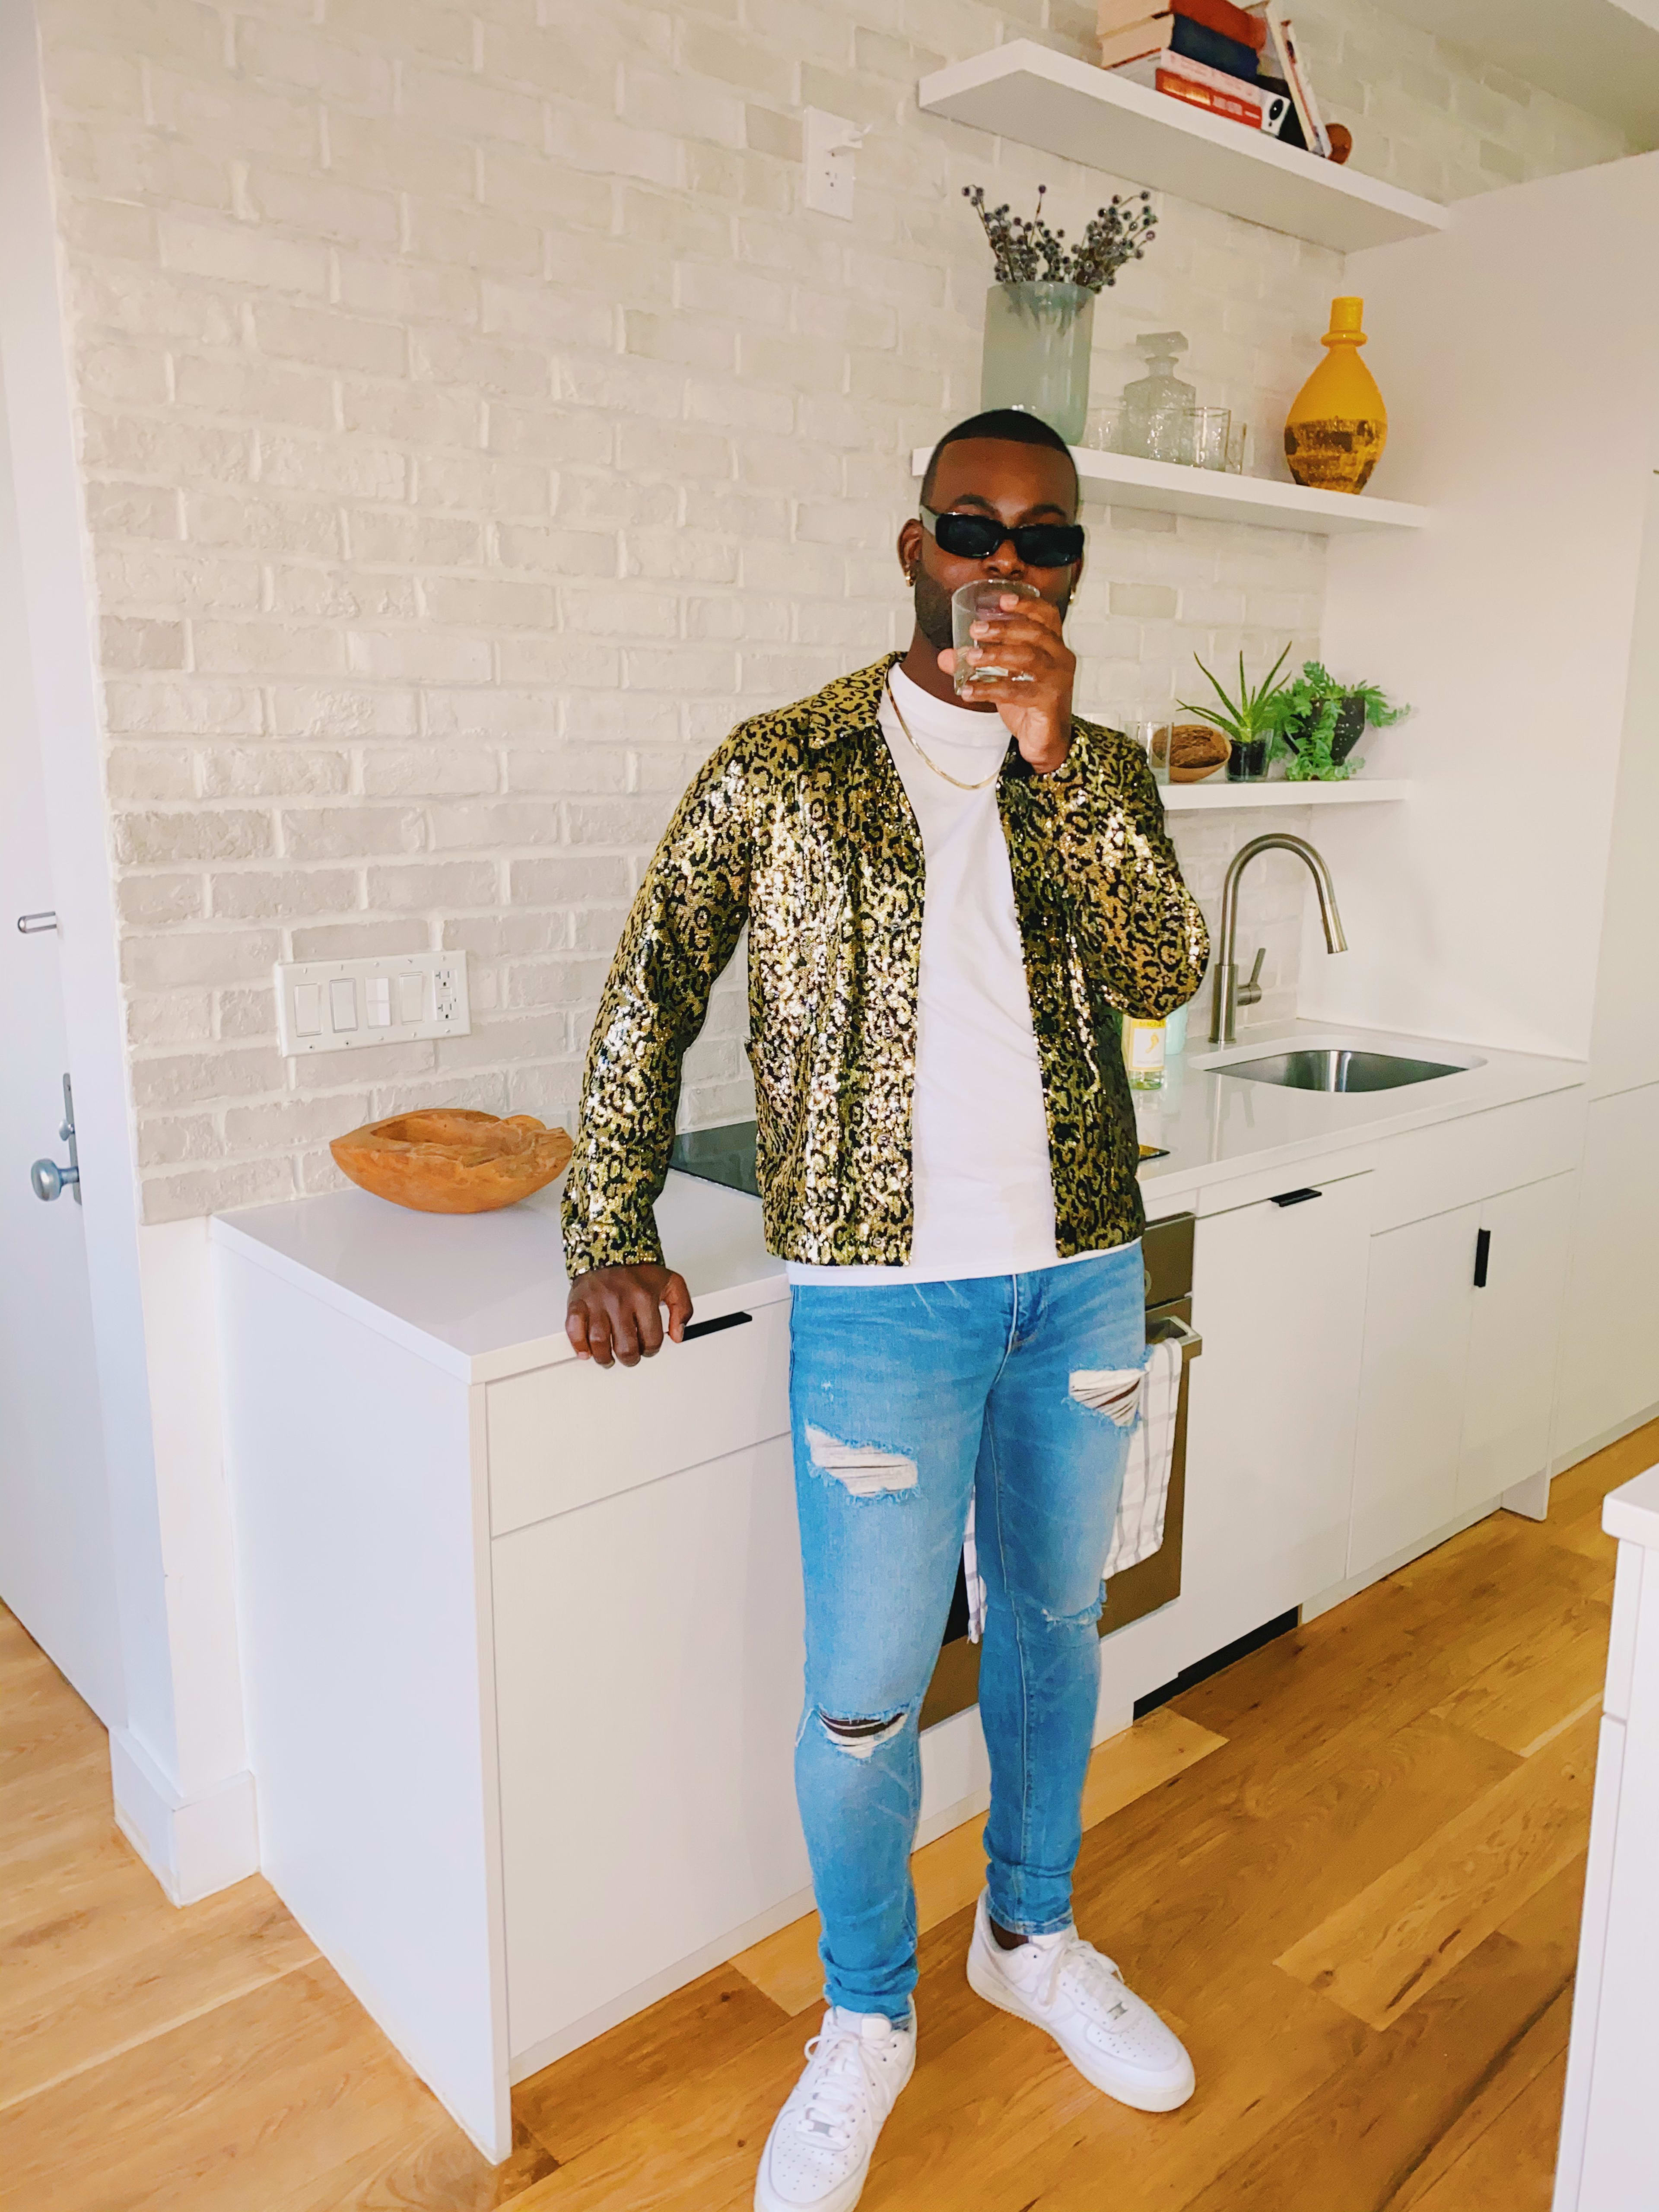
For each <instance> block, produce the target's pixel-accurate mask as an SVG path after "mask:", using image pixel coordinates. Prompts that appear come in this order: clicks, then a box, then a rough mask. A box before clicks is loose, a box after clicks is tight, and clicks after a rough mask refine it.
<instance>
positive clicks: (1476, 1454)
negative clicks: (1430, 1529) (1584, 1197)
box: [1457, 1175, 1577, 1510]
mask: <svg viewBox="0 0 1659 2212" xmlns="http://www.w3.org/2000/svg"><path fill="white" fill-rule="evenodd" d="M1576 1185H1577V1176H1571V1175H1559V1176H1550V1177H1549V1179H1548V1180H1547V1182H1534V1183H1528V1184H1527V1185H1526V1186H1525V1187H1524V1188H1522V1189H1520V1190H1510V1191H1505V1192H1504V1194H1503V1196H1502V1197H1501V1198H1489V1199H1486V1200H1483V1202H1482V1203H1481V1205H1480V1209H1479V1211H1480V1227H1481V1229H1482V1230H1483V1231H1485V1233H1486V1240H1487V1242H1486V1268H1485V1274H1486V1284H1485V1286H1484V1288H1475V1289H1474V1290H1472V1291H1471V1294H1470V1301H1469V1303H1470V1307H1471V1311H1472V1324H1471V1329H1470V1335H1469V1372H1468V1391H1467V1395H1466V1397H1465V1401H1464V1408H1463V1452H1462V1464H1461V1466H1460V1467H1459V1468H1458V1474H1457V1503H1458V1507H1459V1510H1462V1508H1464V1507H1466V1506H1471V1505H1480V1504H1484V1503H1485V1502H1486V1499H1487V1498H1496V1497H1497V1496H1498V1492H1500V1491H1504V1490H1508V1489H1510V1488H1511V1487H1512V1486H1514V1485H1515V1484H1516V1483H1518V1482H1524V1481H1525V1480H1527V1478H1528V1475H1533V1474H1537V1472H1538V1470H1539V1469H1540V1468H1541V1467H1542V1466H1543V1465H1544V1463H1545V1462H1546V1461H1547V1459H1548V1457H1549V1455H1550V1416H1551V1413H1552V1411H1553V1407H1554V1402H1555V1369H1556V1353H1557V1349H1558V1346H1559V1335H1560V1325H1561V1298H1562V1291H1563V1287H1564V1283H1565V1276H1566V1272H1567V1250H1568V1245H1569V1243H1570V1241H1571V1234H1572V1209H1573V1198H1574V1192H1575V1188H1576Z"/></svg>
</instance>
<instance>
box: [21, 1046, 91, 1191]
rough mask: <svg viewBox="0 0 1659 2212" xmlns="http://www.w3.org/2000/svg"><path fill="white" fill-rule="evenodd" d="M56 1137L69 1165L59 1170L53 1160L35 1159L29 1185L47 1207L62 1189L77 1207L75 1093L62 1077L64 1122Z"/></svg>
mask: <svg viewBox="0 0 1659 2212" xmlns="http://www.w3.org/2000/svg"><path fill="white" fill-rule="evenodd" d="M58 1135H59V1136H60V1137H61V1138H62V1139H64V1143H65V1144H66V1145H68V1146H69V1165H68V1166H67V1167H59V1166H58V1163H57V1161H56V1160H36V1161H35V1163H34V1164H33V1167H31V1168H30V1170H29V1182H30V1184H31V1186H32V1187H33V1191H34V1194H35V1196H36V1197H37V1198H40V1199H45V1200H46V1202H47V1203H48V1204H50V1203H51V1202H52V1200H53V1199H54V1198H61V1197H62V1196H63V1195H64V1192H65V1191H66V1190H72V1191H73V1192H74V1193H75V1203H76V1205H77V1206H79V1205H80V1204H81V1155H80V1153H79V1152H78V1151H77V1150H76V1143H75V1093H74V1091H71V1090H70V1079H69V1078H68V1076H67V1075H66V1076H65V1077H64V1120H63V1126H62V1127H60V1128H59V1130H58Z"/></svg>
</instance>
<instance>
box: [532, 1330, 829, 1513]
mask: <svg viewBox="0 0 1659 2212" xmlns="http://www.w3.org/2000/svg"><path fill="white" fill-rule="evenodd" d="M727 1318H728V1317H727V1316H717V1317H716V1320H715V1326H714V1328H712V1329H709V1328H708V1323H707V1322H705V1321H704V1320H703V1318H702V1316H701V1315H700V1316H698V1319H697V1320H696V1322H693V1323H692V1327H693V1328H696V1329H698V1330H699V1331H700V1332H702V1331H707V1333H706V1334H704V1333H699V1334H697V1335H696V1336H694V1337H692V1338H691V1339H690V1340H689V1341H688V1342H686V1343H684V1344H675V1343H673V1342H672V1341H670V1342H668V1343H666V1344H665V1345H664V1346H663V1348H662V1350H661V1351H660V1352H658V1353H657V1355H656V1357H655V1358H653V1359H642V1360H641V1361H640V1363H639V1364H638V1366H636V1367H621V1366H617V1367H595V1366H594V1365H593V1364H592V1361H591V1360H586V1359H567V1360H563V1361H562V1362H561V1363H560V1364H558V1365H557V1366H556V1367H538V1368H537V1369H535V1370H533V1371H532V1373H529V1374H526V1375H514V1376H510V1377H508V1378H507V1380H506V1381H504V1382H501V1383H490V1384H489V1525H490V1528H491V1531H492V1533H493V1534H495V1535H497V1536H501V1535H505V1534H507V1531H508V1530H509V1529H513V1528H524V1527H526V1525H527V1524H528V1523H529V1522H532V1521H542V1520H545V1519H546V1517H547V1516H549V1515H550V1514H552V1513H568V1511H569V1510H571V1509H572V1507H574V1506H578V1505H586V1504H590V1503H591V1502H592V1500H593V1499H595V1498H605V1497H608V1496H609V1495H610V1493H611V1492H612V1491H613V1490H620V1489H623V1488H624V1487H626V1486H629V1485H632V1484H635V1483H641V1482H653V1481H654V1480H656V1479H657V1478H658V1477H659V1475H665V1474H669V1473H670V1472H671V1470H672V1469H673V1468H683V1467H684V1466H686V1465H687V1464H688V1463H689V1462H690V1460H691V1459H692V1458H693V1457H694V1456H695V1457H696V1458H698V1459H717V1458H719V1457H720V1456H721V1455H722V1454H724V1453H726V1452H732V1451H736V1450H738V1449H739V1447H740V1446H742V1445H744V1444H751V1443H760V1442H761V1441H762V1440H763V1438H765V1437H775V1436H781V1434H782V1433H783V1432H784V1431H786V1430H787V1428H788V1426H789V1301H788V1300H787V1298H782V1299H779V1300H777V1301H776V1302H775V1303H774V1304H770V1305H757V1306H756V1307H754V1308H753V1309H752V1310H750V1311H749V1312H748V1314H747V1317H746V1318H744V1319H743V1320H741V1321H738V1322H736V1325H735V1326H732V1327H721V1326H720V1322H721V1321H724V1320H726V1319H727Z"/></svg>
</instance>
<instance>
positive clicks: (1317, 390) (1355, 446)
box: [1285, 300, 1389, 491]
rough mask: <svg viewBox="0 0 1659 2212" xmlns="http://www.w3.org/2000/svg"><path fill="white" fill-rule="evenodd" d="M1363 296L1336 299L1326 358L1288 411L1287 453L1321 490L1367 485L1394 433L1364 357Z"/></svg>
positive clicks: (1295, 470) (1302, 480)
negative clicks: (1361, 319) (1363, 359)
mask: <svg viewBox="0 0 1659 2212" xmlns="http://www.w3.org/2000/svg"><path fill="white" fill-rule="evenodd" d="M1364 305H1365V303H1364V301H1363V300H1333V301H1331V326H1330V329H1329V330H1328V331H1327V332H1326V333H1325V335H1324V337H1322V339H1321V340H1320V342H1319V343H1321V345H1322V346H1323V347H1324V348H1325V358H1324V360H1323V361H1322V362H1320V364H1319V366H1318V368H1316V369H1315V371H1314V373H1313V374H1312V375H1311V376H1310V378H1309V379H1308V380H1307V382H1306V383H1305V384H1304V386H1303V387H1302V389H1301V391H1300V392H1297V395H1296V398H1295V399H1294V400H1293V401H1292V402H1291V411H1290V413H1289V414H1288V415H1287V416H1285V460H1286V462H1287V463H1288V464H1289V466H1290V471H1291V475H1292V476H1293V477H1295V478H1296V480H1297V483H1299V484H1307V485H1309V486H1310V488H1311V489H1314V490H1316V491H1363V490H1364V488H1365V485H1366V483H1367V482H1368V481H1369V479H1370V473H1371V471H1372V470H1373V469H1374V468H1375V467H1376V464H1377V462H1378V461H1379V460H1380V459H1382V454H1383V447H1384V446H1385V445H1386V444H1387V443H1388V438H1389V410H1388V409H1387V408H1386V407H1385V406H1384V405H1383V394H1382V393H1381V392H1379V391H1378V390H1377V388H1376V378H1375V377H1374V376H1373V375H1372V374H1371V373H1370V369H1368V368H1366V366H1365V364H1364V362H1363V361H1361V359H1360V358H1359V349H1360V347H1361V346H1363V345H1364V343H1365V333H1364V331H1362V330H1361V329H1360V327H1359V323H1360V316H1361V312H1362V310H1363V309H1364Z"/></svg>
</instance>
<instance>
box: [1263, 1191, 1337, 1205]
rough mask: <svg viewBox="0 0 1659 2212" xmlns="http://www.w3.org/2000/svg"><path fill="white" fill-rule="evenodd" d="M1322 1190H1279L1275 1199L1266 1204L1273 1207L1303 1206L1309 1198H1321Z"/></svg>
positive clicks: (1322, 1195)
mask: <svg viewBox="0 0 1659 2212" xmlns="http://www.w3.org/2000/svg"><path fill="white" fill-rule="evenodd" d="M1324 1195H1325V1194H1324V1192H1323V1191H1322V1190H1314V1189H1311V1188H1310V1189H1306V1190H1281V1191H1280V1192H1279V1195H1278V1197H1277V1198H1275V1199H1272V1200H1269V1201H1268V1202H1269V1204H1271V1205H1273V1206H1305V1205H1306V1204H1307V1203H1308V1200H1310V1198H1323V1197H1324Z"/></svg>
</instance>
